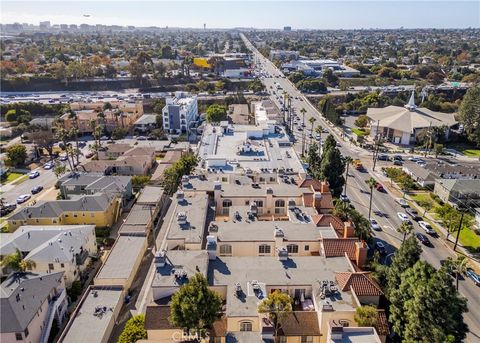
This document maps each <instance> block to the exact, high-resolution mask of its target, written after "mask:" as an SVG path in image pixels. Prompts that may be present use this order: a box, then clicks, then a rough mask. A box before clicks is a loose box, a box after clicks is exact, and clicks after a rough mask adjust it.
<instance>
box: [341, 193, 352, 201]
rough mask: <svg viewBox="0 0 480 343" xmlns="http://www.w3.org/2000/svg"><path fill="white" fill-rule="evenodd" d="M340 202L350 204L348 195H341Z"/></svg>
mask: <svg viewBox="0 0 480 343" xmlns="http://www.w3.org/2000/svg"><path fill="white" fill-rule="evenodd" d="M340 200H341V201H343V202H350V199H349V197H348V196H347V195H346V194H342V195H340Z"/></svg>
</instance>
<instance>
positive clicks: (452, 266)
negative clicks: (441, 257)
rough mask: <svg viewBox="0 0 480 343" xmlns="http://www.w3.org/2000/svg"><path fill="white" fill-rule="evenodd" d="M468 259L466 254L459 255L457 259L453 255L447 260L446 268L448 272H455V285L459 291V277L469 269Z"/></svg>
mask: <svg viewBox="0 0 480 343" xmlns="http://www.w3.org/2000/svg"><path fill="white" fill-rule="evenodd" d="M467 267H468V259H467V258H466V257H465V256H458V257H457V258H456V259H452V258H451V257H449V258H447V260H446V261H445V268H446V270H447V272H452V273H455V287H456V288H457V291H458V277H459V276H460V274H464V273H465V272H466V271H467Z"/></svg>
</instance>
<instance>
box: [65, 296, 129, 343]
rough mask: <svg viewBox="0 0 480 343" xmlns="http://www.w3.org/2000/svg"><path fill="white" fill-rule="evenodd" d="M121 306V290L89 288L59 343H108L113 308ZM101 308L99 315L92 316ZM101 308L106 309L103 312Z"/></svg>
mask: <svg viewBox="0 0 480 343" xmlns="http://www.w3.org/2000/svg"><path fill="white" fill-rule="evenodd" d="M122 304H123V290H122V289H120V288H119V289H102V288H90V290H89V291H88V293H87V294H86V295H85V297H84V298H83V301H82V302H81V303H80V305H79V306H78V308H77V310H76V311H75V312H74V314H73V316H72V318H71V319H70V323H69V325H68V326H67V327H66V329H65V330H66V331H65V333H64V334H63V335H62V337H61V338H60V342H65V343H84V342H88V343H103V342H106V341H108V338H109V336H110V333H111V332H110V330H111V326H113V324H112V321H114V320H115V318H113V316H114V312H115V308H116V307H117V306H121V305H122ZM97 307H101V308H102V309H101V311H100V312H99V315H94V313H95V310H96V308H97ZM103 307H105V308H106V310H105V311H103Z"/></svg>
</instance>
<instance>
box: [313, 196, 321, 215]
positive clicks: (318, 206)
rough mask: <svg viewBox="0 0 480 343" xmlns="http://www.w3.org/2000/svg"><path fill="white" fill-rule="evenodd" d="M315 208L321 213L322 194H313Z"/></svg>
mask: <svg viewBox="0 0 480 343" xmlns="http://www.w3.org/2000/svg"><path fill="white" fill-rule="evenodd" d="M313 207H315V209H316V210H317V211H318V212H319V213H321V211H320V209H321V208H322V193H320V192H315V193H313Z"/></svg>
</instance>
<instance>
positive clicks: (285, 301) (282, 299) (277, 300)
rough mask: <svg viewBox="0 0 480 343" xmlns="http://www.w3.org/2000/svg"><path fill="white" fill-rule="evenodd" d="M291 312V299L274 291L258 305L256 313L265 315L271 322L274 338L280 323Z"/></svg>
mask: <svg viewBox="0 0 480 343" xmlns="http://www.w3.org/2000/svg"><path fill="white" fill-rule="evenodd" d="M291 311H292V299H291V298H290V296H289V295H288V294H287V293H284V292H280V291H279V290H275V291H274V292H272V293H269V294H268V296H267V297H266V298H265V299H263V300H262V301H261V302H260V303H259V304H258V313H264V314H267V315H268V317H269V318H270V320H271V321H272V322H273V327H274V335H275V338H277V337H278V330H279V328H280V327H281V323H282V321H283V320H284V319H285V318H286V317H287V316H288V314H289V313H290V312H291Z"/></svg>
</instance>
